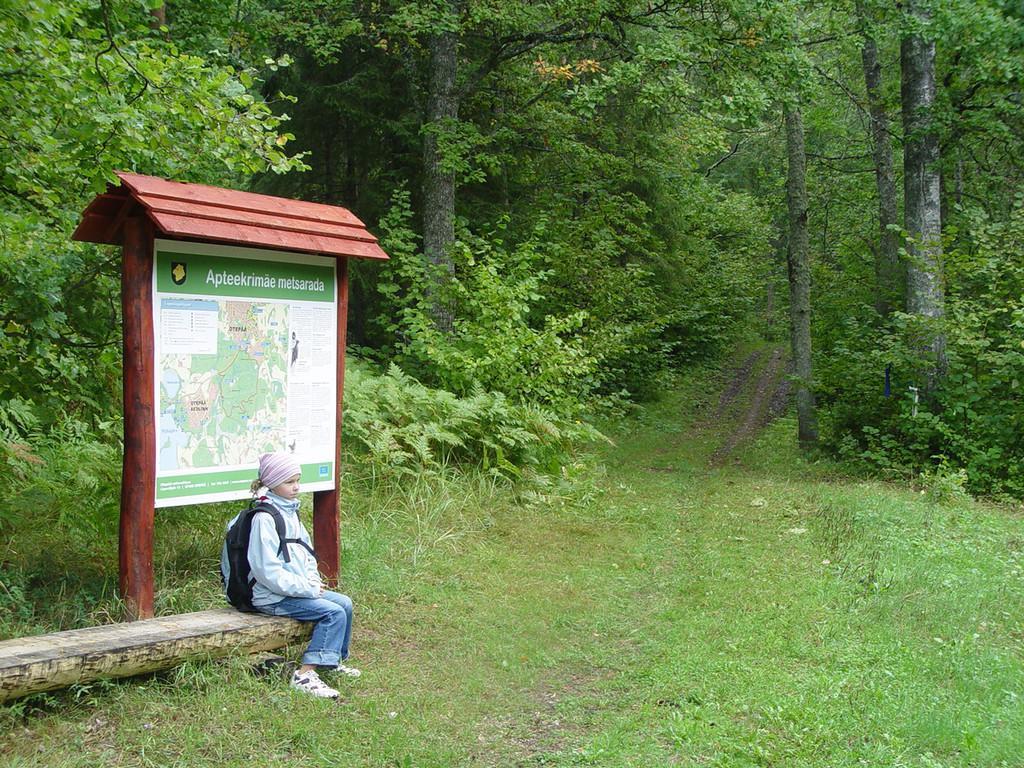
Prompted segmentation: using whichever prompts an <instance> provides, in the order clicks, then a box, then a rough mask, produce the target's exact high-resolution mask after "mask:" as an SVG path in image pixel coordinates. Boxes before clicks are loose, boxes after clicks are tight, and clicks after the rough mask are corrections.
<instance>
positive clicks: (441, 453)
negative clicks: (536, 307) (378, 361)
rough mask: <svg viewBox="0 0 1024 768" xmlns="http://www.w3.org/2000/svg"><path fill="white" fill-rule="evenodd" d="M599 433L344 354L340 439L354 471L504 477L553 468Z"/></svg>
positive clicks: (493, 395)
mask: <svg viewBox="0 0 1024 768" xmlns="http://www.w3.org/2000/svg"><path fill="white" fill-rule="evenodd" d="M597 437H599V435H598V433H597V432H596V431H595V430H594V429H593V428H592V427H589V426H587V425H585V424H582V423H580V422H576V421H567V420H565V419H562V418H559V416H558V415H556V414H555V413H554V412H551V411H549V410H547V409H544V408H542V407H540V406H538V405H533V404H522V403H517V402H514V401H510V400H509V399H508V398H506V397H505V396H504V395H502V394H501V393H499V392H488V391H485V390H484V389H482V388H480V387H476V388H475V389H474V390H473V391H472V392H470V393H469V394H468V395H467V396H465V397H459V396H456V395H454V394H452V393H451V392H447V391H444V390H437V389H430V388H428V387H425V386H424V385H422V384H420V383H419V382H418V381H416V380H415V379H413V378H411V377H410V376H408V375H406V374H404V373H402V371H401V370H399V368H398V367H397V366H396V365H394V364H392V365H391V366H389V368H388V370H387V371H386V372H385V373H383V374H375V373H373V372H372V371H371V370H369V369H368V368H366V367H365V366H364V365H361V364H359V363H356V362H354V361H350V362H349V365H348V367H347V370H346V373H345V438H346V443H345V445H346V449H347V450H348V451H349V452H350V453H351V454H352V455H353V457H354V459H355V461H354V463H353V467H352V468H353V471H354V472H356V473H357V474H359V475H363V474H366V475H369V476H371V477H373V478H381V479H394V478H400V477H404V476H416V475H420V474H423V473H433V472H437V471H440V470H442V469H445V468H455V467H469V468H472V467H480V468H482V469H483V470H484V471H485V472H489V473H492V474H494V475H496V476H498V477H505V478H520V477H522V476H523V472H524V470H525V471H540V472H546V473H551V474H555V475H558V474H560V473H561V472H562V469H563V467H564V465H565V464H566V463H568V462H570V461H571V459H572V453H573V446H574V445H575V444H577V443H579V442H580V441H583V440H593V439H596V438H597Z"/></svg>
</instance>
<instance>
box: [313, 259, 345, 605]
mask: <svg viewBox="0 0 1024 768" xmlns="http://www.w3.org/2000/svg"><path fill="white" fill-rule="evenodd" d="M336 286H337V291H338V345H337V361H336V362H337V366H338V374H337V394H336V396H335V399H334V401H335V404H336V405H337V409H338V411H337V415H336V417H335V436H334V490H332V491H316V492H314V493H313V544H314V546H315V547H316V553H317V555H318V556H319V558H320V571H321V573H322V574H323V577H324V581H325V582H326V583H327V584H328V585H329V586H337V584H338V577H339V575H340V574H341V567H340V564H341V545H340V541H339V537H340V531H339V513H338V506H339V505H338V501H339V498H340V496H339V494H340V490H341V417H342V407H341V406H342V393H343V392H344V390H345V336H346V328H347V322H348V259H347V258H346V257H344V256H342V257H339V258H338V268H337V282H336Z"/></svg>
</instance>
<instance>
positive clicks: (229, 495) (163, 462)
mask: <svg viewBox="0 0 1024 768" xmlns="http://www.w3.org/2000/svg"><path fill="white" fill-rule="evenodd" d="M335 268H336V264H335V262H334V260H333V259H330V258H327V257H323V256H315V255H310V254H296V253H283V252H276V251H264V250H259V249H248V248H237V247H233V246H222V245H215V244H210V243H182V242H175V241H162V240H157V242H156V246H155V260H154V276H153V336H154V352H155V360H154V363H155V366H154V382H153V384H154V387H155V398H154V401H155V405H156V409H155V411H156V412H155V414H154V421H155V424H154V426H155V438H156V460H157V461H156V464H157V468H156V474H157V477H156V481H157V482H156V506H158V507H162V506H174V505H177V504H194V503H203V502H207V501H226V500H230V499H241V498H246V497H247V496H249V495H250V489H249V485H250V483H251V482H252V481H253V480H254V479H255V477H256V467H257V466H258V463H259V457H260V455H261V454H264V453H267V452H270V451H284V452H287V453H290V454H292V455H293V456H294V457H295V459H296V461H298V463H299V465H300V467H301V470H302V475H301V483H302V489H303V490H304V491H316V490H330V489H332V488H334V476H335V464H336V449H337V408H338V396H337V395H338V393H337V360H338V332H337V327H338V326H337V310H338V303H337V296H336V290H335V288H336V286H335V280H336V271H335Z"/></svg>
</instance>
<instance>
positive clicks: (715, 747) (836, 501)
mask: <svg viewBox="0 0 1024 768" xmlns="http://www.w3.org/2000/svg"><path fill="white" fill-rule="evenodd" d="M773 360H774V358H769V357H767V356H766V357H765V358H764V359H762V360H760V361H757V360H755V361H753V362H752V363H751V367H752V368H753V369H755V370H753V374H754V375H753V376H751V378H750V380H749V381H750V382H751V383H750V384H748V385H745V382H741V383H740V386H739V387H738V388H737V392H735V393H733V395H732V398H733V399H732V400H730V401H729V402H725V401H724V400H721V401H720V400H717V389H715V392H716V395H715V397H714V398H710V397H709V396H708V395H707V394H704V393H702V387H706V389H708V390H711V389H714V387H712V386H710V385H706V384H703V385H702V384H701V383H700V382H697V381H694V382H692V383H691V384H690V385H689V386H688V387H687V388H683V389H681V390H680V391H678V392H676V393H675V394H674V395H673V396H672V397H671V398H668V399H667V400H666V401H665V402H664V403H662V404H661V405H660V406H658V407H657V408H654V409H651V410H650V411H648V412H647V413H646V414H645V415H644V417H643V418H642V419H641V420H638V421H637V422H635V423H634V424H633V426H632V428H631V431H630V432H628V433H625V434H620V435H618V436H617V437H616V445H615V446H614V447H609V448H607V449H606V450H605V452H604V455H603V465H604V467H605V471H604V474H603V475H602V476H600V477H599V478H597V479H596V480H590V481H584V482H582V483H580V484H579V485H578V486H577V487H576V488H575V489H574V490H573V491H572V492H571V493H570V492H566V495H565V496H564V497H560V496H559V491H558V490H557V489H552V492H551V493H550V494H549V495H548V496H547V497H546V498H545V499H543V500H539V501H538V500H536V499H530V498H521V499H516V498H511V497H510V495H509V493H508V492H507V491H506V490H503V489H501V488H494V487H491V486H489V485H488V484H487V483H485V482H483V481H480V482H478V483H476V484H470V483H463V484H462V485H459V486H457V487H455V489H454V490H453V487H452V486H451V485H442V484H438V483H431V482H427V481H424V482H422V483H419V484H416V485H415V486H414V487H412V488H407V489H405V490H404V492H403V494H402V497H401V498H400V499H399V498H396V499H395V500H394V503H393V504H387V503H382V502H381V500H379V499H378V500H375V502H374V504H373V505H369V503H368V502H367V501H366V500H360V499H356V498H353V499H350V500H349V508H350V509H352V510H353V511H352V513H351V515H350V519H349V522H347V523H346V528H345V538H346V542H347V550H346V563H347V568H348V573H349V580H348V583H347V584H346V589H347V591H349V592H350V593H351V594H352V595H353V596H354V597H355V598H356V601H357V609H358V610H359V611H360V613H359V617H358V621H359V625H358V627H357V635H356V642H355V653H356V657H355V658H354V660H356V658H357V659H358V662H359V663H360V665H361V666H362V667H363V669H364V675H363V677H362V678H361V679H360V680H358V681H355V682H345V681H339V682H340V685H341V687H342V688H343V690H344V696H343V700H342V701H341V702H340V703H339V704H337V705H332V704H328V703H326V702H321V701H315V700H309V699H306V698H302V697H301V696H298V695H295V694H293V693H292V692H291V691H289V690H288V688H287V687H286V686H285V685H284V684H283V683H281V682H279V681H277V680H272V679H259V678H254V677H253V676H251V675H250V674H249V673H248V672H246V671H245V670H244V668H243V665H242V664H241V663H240V662H237V661H236V662H234V663H229V664H201V663H196V664H190V665H186V666H185V667H183V668H181V669H180V670H178V671H177V672H176V673H173V674H169V675H164V676H156V677H151V678H148V679H145V680H142V681H139V680H135V681H130V682H120V683H110V684H106V685H103V686H96V687H93V688H91V689H79V690H77V691H73V692H69V693H67V694H63V695H61V696H57V697H51V698H49V699H47V700H44V701H43V703H42V704H41V705H40V704H39V703H38V702H36V703H35V704H32V705H30V706H27V707H26V706H23V707H22V708H21V709H12V710H10V711H8V712H6V713H5V714H4V720H3V721H2V723H3V725H4V726H5V727H7V729H8V732H7V733H6V734H5V736H4V737H3V738H2V739H0V764H4V765H12V766H28V765H68V766H70V765H76V766H78V765H81V766H86V765H89V766H93V765H118V766H136V765H139V766H144V765H146V766H148V765H153V766H177V765H180V766H206V765H209V766H268V765H273V766H293V765H295V766H314V765H315V766H334V765H338V766H346V767H348V766H381V767H383V766H396V767H399V768H404V767H406V766H408V767H410V768H411V767H412V766H535V765H550V766H578V765H595V766H652V767H653V766H669V765H682V766H705V765H712V766H822V767H825V766H829V767H832V766H863V765H867V766H921V767H922V768H926V767H927V768H935V767H936V766H1019V765H1022V764H1024V757H1022V756H1024V653H1022V651H1024V631H1022V629H1024V607H1022V606H1024V599H1022V598H1024V520H1022V518H1021V517H1020V515H1019V514H1017V513H1014V512H1013V511H1012V510H1007V509H1005V508H1003V509H996V508H991V507H986V506H983V505H976V504H972V503H958V504H946V505H943V504H939V503H936V502H933V501H931V500H930V499H929V497H927V496H922V495H920V494H917V493H914V492H912V491H909V490H899V489H896V488H893V487H887V486H883V485H880V484H872V483H850V482H841V481H838V480H830V479H829V478H827V477H825V476H824V473H825V470H824V469H823V468H822V467H818V466H808V465H806V464H805V463H804V462H803V460H802V459H801V458H800V457H799V456H798V455H797V454H796V453H795V452H794V451H793V450H792V449H791V448H789V447H788V446H789V443H790V442H791V440H790V433H791V432H793V425H792V424H790V423H788V422H786V421H782V422H776V423H775V424H774V425H773V426H771V427H769V428H768V430H767V431H766V432H764V433H763V434H761V435H760V437H757V436H755V435H754V434H753V433H750V434H746V435H743V439H742V440H735V441H733V445H731V446H730V448H729V452H728V456H724V455H723V454H722V452H721V450H720V448H721V446H723V445H725V444H727V443H729V441H730V440H732V438H733V437H734V436H735V434H736V433H735V431H733V430H732V426H733V425H742V424H743V423H746V420H747V418H748V416H749V411H748V410H746V409H744V408H743V407H741V406H742V403H744V402H749V401H751V400H752V399H756V400H757V401H758V402H760V401H762V400H765V398H764V397H763V396H762V395H763V392H764V387H760V389H759V388H758V386H757V375H756V374H757V369H759V367H760V369H763V368H765V367H766V366H768V365H772V366H775V367H776V368H777V365H776V362H777V361H776V362H773ZM727 389H728V388H727ZM759 392H760V393H761V394H758V393H759ZM752 393H753V394H752ZM733 401H735V403H737V404H738V405H736V406H733V405H732V402H733ZM716 403H717V405H716ZM723 403H724V405H723ZM33 707H36V709H33Z"/></svg>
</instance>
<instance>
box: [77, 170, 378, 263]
mask: <svg viewBox="0 0 1024 768" xmlns="http://www.w3.org/2000/svg"><path fill="white" fill-rule="evenodd" d="M117 175H118V178H120V179H121V186H119V187H116V186H114V185H110V186H109V187H108V188H107V191H106V192H105V193H104V194H101V195H98V196H97V197H96V199H95V200H93V201H92V202H91V203H89V206H88V207H87V208H86V209H85V213H83V214H82V221H81V223H80V224H79V225H78V228H77V229H76V230H75V233H74V234H73V235H72V238H73V239H75V240H83V241H85V242H88V243H107V244H109V245H120V243H121V229H122V224H123V223H124V219H125V218H126V217H127V216H128V215H129V214H131V213H132V211H133V210H137V209H138V207H139V206H141V208H142V210H144V211H145V213H146V215H147V216H148V217H149V218H150V220H151V221H152V222H153V224H154V226H155V227H156V230H157V232H158V233H159V234H160V235H163V236H166V237H170V238H177V239H182V240H202V241H204V242H215V243H233V244H236V245H245V246H250V247H261V248H275V249H279V250H287V251H300V252H302V253H320V254H326V255H329V256H356V257H361V258H367V259H386V258H387V257H388V255H387V254H386V253H384V251H383V250H381V248H380V246H379V245H377V238H376V237H374V236H373V235H371V234H370V233H369V232H368V231H367V229H366V227H365V226H364V224H363V222H361V221H360V220H359V219H357V218H356V217H355V216H353V215H352V213H351V212H350V211H348V210H346V209H345V208H341V207H340V206H336V205H323V204H321V203H307V202H305V201H303V200H289V199H287V198H284V197H271V196H270V195H257V194H254V193H252V192H239V191H238V190H234V189H221V188H220V187H208V186H206V185H205V184H189V183H187V182H182V181H167V180H166V179H159V178H156V177H155V176H140V175H139V174H137V173H121V172H118V174H117Z"/></svg>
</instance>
